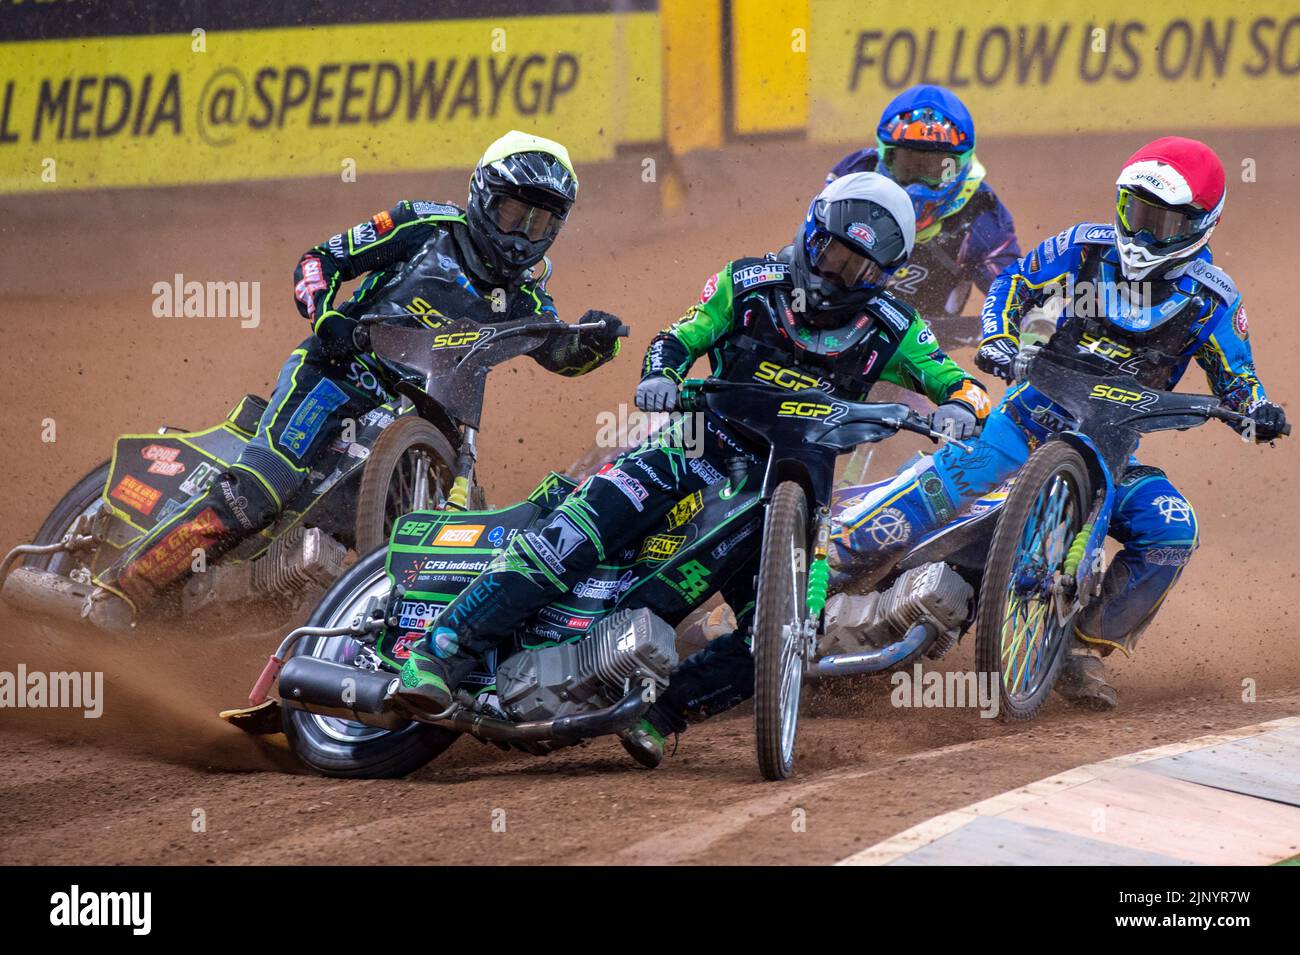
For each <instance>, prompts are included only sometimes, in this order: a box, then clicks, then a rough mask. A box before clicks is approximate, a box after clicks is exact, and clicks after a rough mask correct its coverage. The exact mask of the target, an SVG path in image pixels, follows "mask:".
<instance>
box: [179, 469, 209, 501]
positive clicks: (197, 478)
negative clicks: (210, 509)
mask: <svg viewBox="0 0 1300 955" xmlns="http://www.w3.org/2000/svg"><path fill="white" fill-rule="evenodd" d="M216 476H217V466H216V465H215V464H209V463H208V462H207V461H200V462H199V463H198V464H196V465H195V466H194V470H192V471H190V476H189V477H187V478H186V479H185V480H184V481H181V486H180V490H181V493H182V494H188V495H189V496H190V497H193V496H194V495H195V494H198V493H199V492H200V491H203V490H205V489H206V488H207V486H208V485H209V484H211V483H212V479H213V478H214V477H216Z"/></svg>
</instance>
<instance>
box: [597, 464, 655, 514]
mask: <svg viewBox="0 0 1300 955" xmlns="http://www.w3.org/2000/svg"><path fill="white" fill-rule="evenodd" d="M596 477H599V478H604V479H605V480H606V481H611V482H613V484H614V486H615V487H617V488H618V489H619V490H620V491H622V492H623V496H624V497H626V498H627V499H628V500H629V501H631V502H632V506H633V507H635V508H636V509H637V511H638V512H639V511H643V510H645V508H644V507H643V506H642V503H641V502H642V501H644V500H645V499H646V498H647V497H649V496H650V494H649V492H648V491H647V490H646V489H645V485H644V484H642V483H641V482H640V481H638V480H637V479H636V478H634V477H632V476H631V475H630V474H628V473H627V472H626V471H623V470H621V469H620V468H610V469H609V470H608V471H603V472H599V473H597V474H596Z"/></svg>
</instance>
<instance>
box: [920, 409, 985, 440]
mask: <svg viewBox="0 0 1300 955" xmlns="http://www.w3.org/2000/svg"><path fill="white" fill-rule="evenodd" d="M979 424H980V423H979V419H978V418H976V417H975V412H973V411H971V410H970V408H968V407H966V405H965V403H964V402H960V401H949V402H946V403H945V404H941V405H940V406H939V407H938V408H937V409H936V410H935V412H934V416H933V417H932V418H931V419H930V427H931V429H933V430H935V431H938V432H939V433H940V434H945V435H947V436H948V437H950V438H953V439H955V440H957V441H964V440H966V439H967V438H973V437H975V435H976V434H978V433H979Z"/></svg>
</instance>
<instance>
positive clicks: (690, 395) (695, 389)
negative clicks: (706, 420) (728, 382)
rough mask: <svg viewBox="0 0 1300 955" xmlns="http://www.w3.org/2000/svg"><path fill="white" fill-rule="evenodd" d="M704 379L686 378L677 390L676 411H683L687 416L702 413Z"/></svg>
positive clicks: (703, 407) (703, 408) (703, 406)
mask: <svg viewBox="0 0 1300 955" xmlns="http://www.w3.org/2000/svg"><path fill="white" fill-rule="evenodd" d="M706 380H707V379H705V378H686V379H683V381H682V383H681V385H679V386H678V389H677V410H678V411H684V412H687V413H688V414H689V413H691V412H695V411H704V410H705V405H704V382H705V381H706Z"/></svg>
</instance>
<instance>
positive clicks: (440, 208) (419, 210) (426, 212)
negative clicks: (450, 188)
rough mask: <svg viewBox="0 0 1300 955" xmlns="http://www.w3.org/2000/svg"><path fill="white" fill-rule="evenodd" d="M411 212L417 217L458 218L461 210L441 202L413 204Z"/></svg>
mask: <svg viewBox="0 0 1300 955" xmlns="http://www.w3.org/2000/svg"><path fill="white" fill-rule="evenodd" d="M411 211H412V212H414V213H415V214H416V215H417V216H458V215H460V210H459V209H457V208H456V207H455V206H449V205H446V204H444V203H441V202H423V201H421V202H412V203H411Z"/></svg>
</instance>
